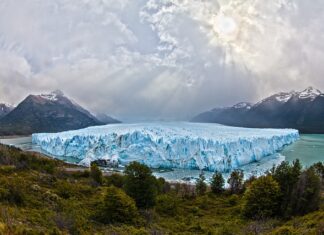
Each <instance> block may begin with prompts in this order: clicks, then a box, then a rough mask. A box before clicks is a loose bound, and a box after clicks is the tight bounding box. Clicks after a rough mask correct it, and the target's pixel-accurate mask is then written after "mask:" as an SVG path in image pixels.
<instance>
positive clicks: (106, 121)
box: [96, 113, 121, 124]
mask: <svg viewBox="0 0 324 235" xmlns="http://www.w3.org/2000/svg"><path fill="white" fill-rule="evenodd" d="M96 118H97V119H98V120H99V121H100V122H102V123H104V124H113V123H121V121H119V120H117V119H115V118H112V117H110V116H108V115H107V114H104V113H99V114H97V115H96Z"/></svg>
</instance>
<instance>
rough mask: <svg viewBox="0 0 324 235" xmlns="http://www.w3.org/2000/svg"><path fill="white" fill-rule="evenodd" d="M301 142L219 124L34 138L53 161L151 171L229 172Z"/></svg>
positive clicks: (279, 133) (281, 133)
mask: <svg viewBox="0 0 324 235" xmlns="http://www.w3.org/2000/svg"><path fill="white" fill-rule="evenodd" d="M298 139H299V133H298V131H297V130H293V129H251V128H239V127H229V126H223V125H219V124H203V123H187V122H152V123H137V124H113V125H106V126H95V127H89V128H85V129H81V130H75V131H67V132H61V133H39V134H33V135H32V142H33V144H35V145H37V146H39V147H40V148H41V150H42V151H43V152H45V153H47V154H49V155H51V156H53V157H69V158H73V159H76V160H77V162H78V163H79V164H80V165H85V166H88V165H90V163H91V162H92V161H94V160H98V159H105V160H110V161H115V162H118V163H119V164H120V165H127V164H129V163H130V162H132V161H138V162H141V163H143V164H145V165H147V166H149V167H151V168H180V169H199V170H206V171H215V170H217V171H221V172H228V171H230V170H232V169H236V168H240V167H242V166H244V165H247V164H249V163H252V162H257V161H260V160H261V159H264V158H265V157H267V156H269V155H272V154H275V153H276V152H278V151H280V150H282V149H283V148H284V146H286V145H289V144H292V143H293V142H295V141H297V140H298Z"/></svg>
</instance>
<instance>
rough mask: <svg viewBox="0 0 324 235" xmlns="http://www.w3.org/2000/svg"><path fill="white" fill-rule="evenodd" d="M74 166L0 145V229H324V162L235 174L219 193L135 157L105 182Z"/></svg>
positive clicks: (53, 231) (304, 231)
mask: <svg viewBox="0 0 324 235" xmlns="http://www.w3.org/2000/svg"><path fill="white" fill-rule="evenodd" d="M71 167H72V166H69V165H67V164H64V163H62V162H59V161H54V160H51V159H47V158H43V157H42V156H40V155H38V154H34V153H25V152H22V151H20V150H18V149H15V148H11V147H6V146H1V145H0V234H118V235H119V234H120V235H124V234H158V235H159V234H215V235H220V234H238V235H240V234H242V235H243V234H244V235H245V234H267V235H274V234H323V233H324V223H323V221H324V203H323V197H321V195H323V191H321V190H322V189H323V181H322V179H321V177H322V175H321V169H323V164H322V163H319V164H316V166H313V167H310V168H309V169H304V170H302V169H300V170H299V173H298V174H297V173H296V172H298V171H297V166H296V164H294V165H289V164H288V163H283V164H282V165H281V166H278V167H275V168H274V169H273V170H272V171H271V172H269V173H268V174H267V175H266V176H262V177H259V178H255V179H253V180H250V181H249V182H248V183H245V184H244V182H243V179H242V180H240V177H237V175H233V177H232V180H233V181H231V182H232V183H233V184H232V187H231V188H229V189H224V190H222V191H223V192H218V191H217V194H215V193H213V191H211V188H210V187H207V190H206V191H205V192H203V191H200V192H201V193H199V194H198V192H197V190H196V188H195V186H194V185H189V184H169V183H168V182H165V181H164V180H163V179H156V178H155V177H153V176H152V172H151V171H150V169H148V168H147V167H145V166H143V165H141V164H138V163H133V164H131V165H130V166H129V167H127V169H126V174H125V175H120V174H112V175H104V176H102V177H99V178H101V184H99V182H98V181H96V180H94V179H96V178H97V177H94V175H97V174H93V173H91V171H92V170H90V172H89V171H80V172H76V171H70V170H69V169H70V168H71ZM94 169H96V168H94ZM292 169H294V170H292ZM93 172H97V170H94V171H93ZM290 174H297V180H294V182H295V183H294V185H293V186H291V189H290V190H291V194H289V193H288V190H286V189H284V188H283V185H282V184H283V183H285V182H284V180H282V179H283V178H282V177H283V175H286V176H288V175H290ZM215 176H216V174H215ZM220 176H221V174H217V177H215V178H216V179H220V178H222V177H220ZM234 176H235V177H234ZM238 176H241V174H238ZM234 179H235V180H234ZM277 179H278V180H277ZM94 182H96V183H94ZM219 182H221V181H219ZM234 182H239V183H235V184H234ZM291 182H292V181H291ZM143 185H144V186H143ZM216 185H221V184H216ZM243 185H245V187H243ZM245 188H246V191H245V192H244V190H245ZM236 189H238V190H236ZM236 192H237V193H236ZM284 194H286V195H288V194H289V195H290V197H289V199H287V200H286V199H284V198H283V196H282V195H284ZM144 198H145V199H144ZM144 200H148V202H150V203H148V204H146V203H144ZM282 200H285V203H286V205H288V206H287V208H291V210H290V212H289V214H290V215H289V216H287V215H283V213H282V207H279V205H281V204H282ZM305 201H307V203H305ZM276 208H277V209H276ZM253 213H256V214H258V215H259V216H258V217H257V218H255V216H253V215H252V214H253Z"/></svg>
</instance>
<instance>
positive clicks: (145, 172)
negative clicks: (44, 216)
mask: <svg viewBox="0 0 324 235" xmlns="http://www.w3.org/2000/svg"><path fill="white" fill-rule="evenodd" d="M156 184H157V183H156V178H155V177H154V176H153V175H152V171H151V169H150V168H148V167H147V166H145V165H143V164H140V163H138V162H132V163H130V164H129V165H128V166H127V167H126V169H125V185H124V188H125V191H126V193H127V194H128V195H129V196H131V197H132V198H133V199H134V200H135V201H136V205H137V207H139V208H151V207H153V206H154V205H155V200H156V195H157V187H156Z"/></svg>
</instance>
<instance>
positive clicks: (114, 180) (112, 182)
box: [105, 173, 125, 188]
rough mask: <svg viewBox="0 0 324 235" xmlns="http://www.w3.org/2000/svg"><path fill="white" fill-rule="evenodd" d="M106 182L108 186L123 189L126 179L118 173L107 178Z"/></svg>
mask: <svg viewBox="0 0 324 235" xmlns="http://www.w3.org/2000/svg"><path fill="white" fill-rule="evenodd" d="M105 180H106V184H107V185H108V186H115V187H117V188H122V187H123V186H124V183H125V177H124V176H123V175H121V174H117V173H114V174H112V175H110V176H106V177H105Z"/></svg>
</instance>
